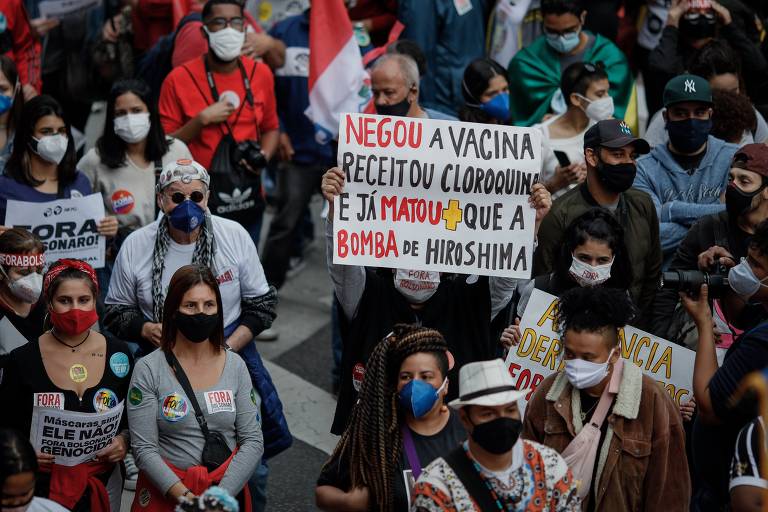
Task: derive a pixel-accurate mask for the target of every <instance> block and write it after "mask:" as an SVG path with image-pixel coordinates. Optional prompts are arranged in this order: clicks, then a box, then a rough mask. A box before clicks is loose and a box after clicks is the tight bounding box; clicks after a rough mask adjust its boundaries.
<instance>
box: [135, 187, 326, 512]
mask: <svg viewBox="0 0 768 512" xmlns="http://www.w3.org/2000/svg"><path fill="white" fill-rule="evenodd" d="M320 206H321V201H320V198H319V197H316V198H315V202H314V203H313V210H314V213H315V219H319V210H320ZM315 224H316V232H317V235H316V243H315V248H314V250H313V251H312V252H310V253H309V254H308V256H307V258H306V261H307V265H306V267H305V268H304V270H303V271H302V272H301V273H299V274H298V275H297V276H295V277H294V278H293V279H291V280H289V281H288V282H287V283H286V284H285V286H283V288H282V289H280V291H279V298H280V304H279V305H278V308H277V314H278V318H277V321H276V322H275V327H276V328H277V329H278V331H279V332H280V339H279V340H278V341H275V342H268V343H267V342H263V343H262V342H259V343H258V348H259V352H260V353H261V355H262V357H263V358H264V359H265V361H266V365H267V368H268V369H269V371H270V374H271V375H272V379H273V380H274V381H275V385H276V387H277V389H278V393H279V394H280V398H281V399H282V402H283V407H284V410H285V414H286V418H287V419H288V424H289V426H290V428H291V432H292V433H293V435H294V438H295V441H294V445H293V446H292V447H291V448H290V449H289V450H287V451H286V452H284V453H282V454H280V455H278V456H277V457H276V458H274V459H272V460H270V461H269V466H270V475H269V486H268V502H267V510H268V511H270V512H272V511H274V512H283V511H284V512H289V511H290V512H299V511H300V512H303V511H314V510H317V509H316V508H315V506H314V487H315V481H316V479H317V476H318V474H319V472H320V467H321V466H322V465H323V463H324V462H325V460H326V459H327V457H328V454H330V452H331V451H332V450H333V447H334V446H335V445H336V441H337V438H336V436H332V435H330V434H329V433H328V430H329V429H330V426H331V420H332V418H333V412H334V409H335V407H336V402H335V400H334V398H333V396H332V395H331V365H332V362H333V361H332V355H331V348H330V346H331V341H330V340H331V326H330V304H331V283H330V279H329V278H328V274H327V272H326V270H325V245H324V240H323V238H322V230H321V229H320V228H321V227H322V223H321V221H319V220H317V221H316V223H315ZM268 225H269V223H268V220H267V221H266V222H265V225H264V230H263V233H264V235H263V236H266V232H267V230H268ZM132 500H133V493H132V492H125V493H124V495H123V506H122V510H123V511H128V510H130V503H131V501H132Z"/></svg>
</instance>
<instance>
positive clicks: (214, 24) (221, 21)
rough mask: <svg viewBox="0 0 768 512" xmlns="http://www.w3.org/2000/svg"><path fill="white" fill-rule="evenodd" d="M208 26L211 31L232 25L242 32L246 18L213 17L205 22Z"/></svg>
mask: <svg viewBox="0 0 768 512" xmlns="http://www.w3.org/2000/svg"><path fill="white" fill-rule="evenodd" d="M205 26H206V27H208V30H210V31H211V32H218V31H219V30H224V29H225V28H227V27H228V26H229V27H232V28H233V29H235V30H237V31H240V32H242V31H243V27H245V19H244V18H231V19H227V18H213V19H212V20H210V21H208V22H207V23H206V24H205Z"/></svg>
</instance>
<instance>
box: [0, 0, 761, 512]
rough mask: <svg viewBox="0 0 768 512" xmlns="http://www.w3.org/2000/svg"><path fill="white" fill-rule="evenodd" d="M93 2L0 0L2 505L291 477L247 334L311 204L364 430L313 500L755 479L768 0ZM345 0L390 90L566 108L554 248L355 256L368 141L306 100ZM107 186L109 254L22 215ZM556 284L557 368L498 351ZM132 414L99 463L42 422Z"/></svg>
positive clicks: (344, 433) (543, 176) (519, 122)
mask: <svg viewBox="0 0 768 512" xmlns="http://www.w3.org/2000/svg"><path fill="white" fill-rule="evenodd" d="M72 3H73V4H76V3H77V2H72ZM80 3H81V4H82V5H78V6H75V7H72V6H69V5H68V4H67V2H54V1H53V0H24V1H23V2H22V1H21V0H0V52H1V53H2V55H0V321H3V322H4V325H5V324H7V326H8V327H7V328H3V329H2V330H0V409H1V410H2V411H3V414H2V415H0V490H1V496H0V497H1V499H2V502H1V503H0V510H3V511H5V510H19V511H24V510H27V511H32V512H34V511H60V510H71V511H76V512H81V511H95V512H107V511H116V512H117V511H119V510H120V507H121V499H122V496H123V490H124V489H128V490H132V491H134V494H133V503H132V506H131V510H134V511H142V510H150V511H171V510H227V511H236V510H245V511H251V510H253V511H263V510H268V509H270V508H269V507H268V503H267V501H266V492H267V481H268V475H269V471H270V469H269V464H268V460H269V459H270V458H272V457H276V456H279V455H280V454H281V453H282V452H284V451H285V450H287V449H288V448H289V447H290V446H291V444H292V441H293V438H292V436H291V433H290V431H289V428H288V421H287V419H286V417H285V415H284V414H283V404H282V402H281V399H280V396H279V393H278V389H277V387H276V386H275V384H274V383H273V381H272V378H271V376H270V374H269V371H268V370H267V366H266V365H265V364H264V362H263V361H262V358H261V355H260V354H259V351H258V350H257V348H256V344H255V341H256V340H260V341H273V342H277V343H280V342H281V341H280V332H279V331H278V330H276V329H275V328H274V327H273V326H272V323H273V321H274V320H275V318H276V315H277V304H278V296H279V294H280V289H281V287H282V286H283V285H284V284H285V283H286V282H287V281H288V280H290V279H294V280H296V281H297V282H299V283H301V279H302V274H301V269H302V268H303V267H304V265H305V261H304V260H305V256H306V254H307V252H308V250H309V248H310V247H311V246H312V245H313V243H314V240H315V236H316V235H315V232H316V231H317V232H318V233H319V235H318V236H317V238H318V239H320V240H323V241H324V242H325V245H326V257H327V273H328V277H329V289H330V290H331V292H332V294H333V308H332V310H331V313H330V314H331V317H330V322H331V323H332V324H333V327H334V329H333V331H334V335H333V339H330V340H328V350H329V351H332V352H333V356H334V368H329V369H328V371H329V372H330V373H331V374H332V376H333V379H334V389H335V396H336V399H337V406H336V411H335V416H334V420H333V423H332V424H330V425H316V428H317V430H319V431H320V430H330V432H331V433H333V434H335V435H337V436H340V437H339V439H338V444H337V446H336V448H335V450H334V451H333V453H332V454H331V456H330V458H329V459H328V460H327V462H326V463H325V464H324V465H323V467H322V468H318V478H317V486H316V488H315V498H316V503H315V505H316V506H317V507H318V508H320V509H322V510H326V511H361V512H364V511H367V510H377V511H385V512H388V511H401V510H412V511H416V512H422V511H430V512H431V511H445V512H449V511H450V512H453V511H456V512H458V511H490V510H502V511H504V510H506V511H531V512H535V511H579V510H580V511H595V512H614V511H640V510H642V511H649V512H650V511H659V510H665V511H667V510H668V511H680V512H682V511H689V510H690V511H694V512H708V511H713V512H715V511H721V510H733V511H735V512H746V511H756V510H761V509H762V506H763V502H764V501H765V499H766V497H765V496H764V493H765V492H766V491H768V475H765V474H763V471H762V467H763V462H764V458H765V456H766V455H765V453H766V449H767V448H768V446H767V445H766V435H765V431H766V429H765V425H764V423H763V418H762V417H760V416H759V415H758V410H757V407H756V404H755V401H754V400H753V399H752V398H753V397H750V396H747V398H746V399H743V400H741V401H738V400H736V399H735V398H734V397H735V396H736V395H737V394H739V390H740V389H741V385H742V383H743V381H744V379H745V378H746V377H747V376H748V375H750V374H751V373H752V372H754V371H757V370H762V369H764V368H766V367H768V348H766V347H768V123H766V120H765V117H766V116H768V87H766V86H768V37H767V34H766V30H765V29H764V23H768V6H766V5H764V2H760V1H756V0H722V1H721V2H717V1H715V0H595V1H586V0H584V1H582V0H519V1H518V0H515V1H511V0H314V1H310V0H292V1H287V0H272V1H266V0H245V1H244V2H243V1H242V0H207V1H205V2H203V1H201V0H152V1H150V0H95V1H92V2H80ZM321 3H323V5H320V4H321ZM59 4H61V5H59ZM64 4H67V5H64ZM331 4H333V5H334V6H336V7H338V9H340V10H337V11H334V12H342V13H344V12H345V13H346V16H347V17H348V20H340V21H344V23H340V24H339V25H340V27H341V28H343V27H351V31H352V34H353V35H354V38H353V40H354V42H355V43H356V45H357V48H354V52H353V53H354V58H355V59H356V58H357V50H359V57H360V64H361V66H364V67H365V68H366V73H367V76H368V77H369V79H370V82H369V86H370V94H371V104H370V105H369V107H370V108H371V109H372V110H373V111H375V113H377V114H379V115H381V116H389V117H410V118H417V119H423V120H438V121H441V122H448V123H455V124H458V123H462V122H464V123H475V126H476V125H478V124H479V125H483V124H484V125H492V126H493V127H494V128H499V127H503V126H505V125H506V126H515V127H522V128H525V129H526V130H528V133H533V134H536V140H539V139H540V140H541V148H540V151H539V148H536V149H537V152H538V153H540V155H541V158H540V160H539V163H540V168H538V169H537V172H538V175H539V179H538V180H537V181H536V182H535V183H533V184H531V185H530V186H529V187H528V189H527V190H525V195H527V196H528V197H527V205H526V207H527V208H529V209H530V210H531V211H529V212H528V213H529V214H530V218H531V219H535V222H534V223H533V226H531V227H530V228H529V229H530V231H531V233H530V234H531V235H532V236H533V238H534V240H535V241H534V253H533V258H532V269H531V274H530V279H518V278H512V277H500V276H476V275H466V274H459V273H451V272H445V271H442V270H438V269H410V268H388V267H387V268H384V267H376V268H374V267H365V266H355V265H347V264H340V263H339V262H338V261H335V260H334V251H335V249H336V247H335V239H334V219H336V218H337V217H336V213H338V212H335V211H334V202H337V201H338V196H339V195H341V194H343V193H344V190H345V186H346V185H347V183H346V181H347V179H348V174H347V173H346V172H345V171H346V169H344V168H343V167H340V166H337V154H336V153H337V142H336V141H333V140H327V138H323V137H318V136H317V133H316V131H317V129H318V125H317V123H316V122H315V121H314V120H313V119H312V118H311V117H310V114H309V112H310V111H311V110H312V108H313V101H315V100H314V99H313V95H312V94H311V91H310V87H311V84H310V82H311V78H310V77H311V75H312V73H311V70H310V50H312V52H316V51H317V52H320V51H328V49H327V48H320V47H319V46H318V44H319V43H318V41H319V40H320V37H319V35H318V34H317V33H313V32H312V27H313V25H312V21H311V20H312V19H313V18H312V9H325V8H328V6H329V5H331ZM342 4H343V5H342ZM341 28H340V30H341ZM348 71H349V72H350V73H351V72H352V71H351V70H346V69H341V68H339V69H338V70H337V71H336V72H338V74H339V76H338V83H339V84H343V83H345V80H346V79H347V77H346V76H343V75H344V73H345V72H348ZM335 78H337V77H334V79H335ZM340 87H341V86H340ZM336 114H340V112H337V113H336ZM98 119H103V122H104V124H103V127H101V126H99V127H98V130H97V131H98V132H99V133H98V135H97V137H96V140H93V141H89V140H88V137H86V136H85V132H86V124H88V125H89V130H88V131H89V133H90V132H93V124H94V123H96V124H98V122H97V121H96V120H98ZM425 122H433V121H425ZM505 129H508V128H505ZM539 136H540V137H539ZM91 142H92V143H91ZM93 194H98V196H96V197H98V201H97V202H98V204H99V206H103V211H104V215H103V216H99V217H98V218H96V219H90V220H89V221H90V222H91V223H92V225H93V226H92V230H93V234H94V236H95V237H98V238H99V239H103V241H104V247H105V248H104V254H103V261H100V262H99V264H98V265H91V264H90V263H89V262H88V261H87V260H89V257H90V256H89V255H88V254H85V253H81V252H79V251H78V250H77V249H75V250H73V251H71V252H70V254H69V257H64V258H59V257H55V258H54V257H51V256H50V254H47V247H48V246H47V241H46V239H45V237H42V238H41V236H42V235H41V232H40V231H39V230H35V229H30V230H27V229H24V228H23V227H21V226H19V225H18V222H16V221H14V220H12V219H14V218H15V217H14V215H13V212H14V211H15V209H18V207H19V206H18V205H19V204H22V203H23V204H33V205H34V207H35V208H37V207H38V206H37V205H38V204H39V205H41V207H43V206H44V205H45V204H47V203H50V202H52V201H75V200H78V199H81V198H88V197H90V196H92V195H93ZM317 194H319V195H320V200H321V201H323V202H324V203H325V208H323V213H322V219H320V218H315V217H316V215H315V214H316V208H314V207H313V205H312V201H313V198H314V197H315V196H316V195H317ZM67 204H69V203H67ZM72 204H74V203H72ZM268 209H269V211H270V212H271V216H270V217H269V218H270V222H269V225H268V226H266V229H263V227H264V226H263V220H264V219H265V215H264V214H265V211H267V210H268ZM322 234H324V236H322ZM260 248H261V249H260ZM89 261H90V260H89ZM94 266H95V267H98V268H94ZM662 276H665V277H664V279H667V276H678V277H679V276H683V277H684V278H685V279H694V277H691V276H699V277H695V279H699V278H700V281H701V282H702V283H704V284H701V285H700V286H699V284H698V281H697V284H696V286H693V287H689V288H683V289H682V291H679V290H677V289H674V288H673V287H669V286H664V287H662V288H660V283H661V282H662ZM685 276H687V277H685ZM683 277H680V279H683ZM695 279H694V280H695ZM540 292H546V293H548V294H551V295H554V296H556V297H557V298H558V301H557V303H556V306H555V307H554V309H553V311H552V315H551V319H552V321H553V325H554V326H556V327H555V328H556V330H557V332H558V336H559V339H560V340H561V341H560V346H559V349H558V351H557V353H556V357H557V364H558V368H557V371H555V372H554V373H553V374H552V375H550V376H548V377H546V378H544V379H543V380H542V381H541V382H538V383H536V385H535V386H534V387H533V388H529V387H526V388H524V389H520V388H518V386H517V381H516V380H515V379H514V378H513V376H512V375H511V372H510V370H509V368H508V367H507V365H506V364H505V362H504V358H505V357H506V356H507V354H508V353H509V352H510V351H514V350H516V347H517V346H518V345H519V344H520V343H521V341H522V339H523V333H522V332H521V322H522V321H523V318H524V317H525V316H526V314H527V313H526V312H530V311H531V308H532V306H531V304H532V303H533V302H535V301H534V300H533V297H534V296H536V295H537V294H538V293H540ZM542 313H543V312H542ZM629 326H632V327H635V328H638V329H642V330H644V331H647V332H648V333H652V335H654V336H656V337H658V338H661V339H663V340H668V341H669V342H671V343H672V344H675V345H678V346H679V347H682V348H684V349H685V350H687V351H690V352H691V354H693V355H692V358H691V360H692V361H693V363H692V368H690V369H689V370H690V372H692V375H693V381H692V383H691V389H692V391H691V394H690V396H689V397H688V398H686V399H685V400H684V401H682V402H679V403H678V402H676V401H675V400H674V399H673V398H672V397H671V396H670V394H669V393H667V391H666V390H665V389H664V388H663V387H662V386H660V385H659V384H658V383H657V382H656V380H654V379H653V378H651V377H650V376H648V375H646V374H644V373H643V371H642V369H641V368H640V367H638V365H636V364H633V362H632V361H631V360H630V359H627V358H626V357H627V356H626V353H624V352H625V351H624V347H623V345H622V343H623V340H624V335H623V329H624V328H627V327H629ZM553 368H554V367H553ZM115 412H117V416H115ZM113 416H114V417H115V418H119V420H115V424H114V425H112V427H111V428H113V429H114V431H113V432H112V434H111V435H110V436H109V437H108V441H107V442H106V443H105V444H104V445H103V446H99V447H98V449H94V451H93V453H91V454H90V457H85V458H81V459H78V461H77V462H74V463H73V462H72V460H71V459H72V457H71V456H70V455H71V454H70V453H69V451H68V450H65V449H52V448H51V447H47V446H40V445H37V444H35V443H36V439H37V437H36V436H37V434H35V433H36V432H37V431H38V430H40V429H43V430H44V429H49V430H48V432H49V434H51V435H53V434H56V435H58V433H59V430H58V429H59V428H61V432H62V434H61V435H62V439H65V440H70V441H72V440H74V437H72V436H73V435H74V434H72V432H75V431H74V430H64V428H65V427H67V426H70V427H72V426H73V425H76V426H77V428H81V427H82V428H85V427H83V425H85V424H87V419H88V418H95V420H94V421H103V422H107V421H110V420H109V419H108V418H112V417H113ZM41 418H45V420H44V421H43V420H42V419H41ZM51 418H58V419H51ZM43 422H45V423H46V424H47V423H49V422H51V423H55V422H59V423H56V427H55V429H56V430H52V429H54V427H53V426H50V425H48V426H43V425H42V424H41V423H43ZM101 424H102V425H103V424H105V423H101ZM67 432H69V433H67ZM99 433H100V435H103V432H101V429H99ZM80 435H83V433H82V432H81V434H80ZM94 435H95V434H94ZM81 440H82V439H81ZM65 444H66V443H64V444H62V446H64V445H65ZM280 491H281V492H290V491H291V489H281V490H280ZM307 506H308V507H309V506H310V505H309V504H307Z"/></svg>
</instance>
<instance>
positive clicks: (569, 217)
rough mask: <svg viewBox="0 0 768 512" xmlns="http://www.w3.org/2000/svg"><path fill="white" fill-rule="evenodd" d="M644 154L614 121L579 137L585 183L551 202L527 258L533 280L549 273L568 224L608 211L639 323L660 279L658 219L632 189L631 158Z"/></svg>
mask: <svg viewBox="0 0 768 512" xmlns="http://www.w3.org/2000/svg"><path fill="white" fill-rule="evenodd" d="M648 151H649V147H648V143H647V142H646V141H645V140H643V139H637V138H635V137H633V136H632V131H631V130H630V129H629V127H628V126H627V125H626V124H625V123H624V122H623V121H619V120H617V119H608V120H605V121H600V122H599V123H596V124H595V125H594V126H592V127H591V128H590V129H589V130H587V133H586V134H585V135H584V157H585V163H586V165H587V179H586V180H585V181H584V182H583V183H582V184H581V185H579V186H577V187H576V188H574V189H572V190H570V191H568V192H567V193H566V194H565V195H563V196H562V197H560V198H559V199H558V200H557V201H555V203H554V205H553V207H552V211H551V212H550V214H549V215H547V217H546V218H545V219H544V220H543V221H542V223H541V231H540V236H539V246H538V247H537V249H536V252H535V253H534V257H533V274H534V277H536V276H541V275H548V274H550V273H552V272H553V271H554V270H555V267H556V261H557V259H558V257H559V255H560V251H561V246H562V244H563V242H564V238H565V233H566V230H567V229H568V226H570V225H571V223H572V222H573V221H574V220H575V219H576V218H577V217H579V216H581V215H582V214H583V213H585V212H586V211H587V210H589V209H591V208H594V207H595V206H600V207H603V208H607V209H608V210H610V211H611V212H612V213H613V214H614V215H615V216H616V219H617V220H618V221H619V224H621V226H622V227H623V228H624V240H625V242H626V246H627V255H628V257H629V261H630V264H631V266H632V269H633V274H634V279H633V281H632V283H631V285H630V288H629V292H630V295H631V296H632V300H633V302H634V303H635V304H636V305H637V306H638V307H639V308H640V310H641V312H642V313H643V316H642V317H641V318H642V320H643V321H644V320H645V319H646V315H647V314H648V313H649V312H650V308H651V304H652V303H653V298H654V296H655V294H656V289H657V288H658V284H659V278H660V277H661V246H660V244H659V220H658V217H657V216H656V210H655V209H654V207H653V201H651V198H650V197H648V194H646V193H644V192H640V191H639V190H635V189H633V188H631V187H632V182H633V180H634V179H635V173H636V171H635V158H636V156H637V155H638V154H643V153H647V152H648Z"/></svg>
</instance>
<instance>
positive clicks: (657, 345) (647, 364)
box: [645, 342, 659, 370]
mask: <svg viewBox="0 0 768 512" xmlns="http://www.w3.org/2000/svg"><path fill="white" fill-rule="evenodd" d="M657 348H659V343H658V342H656V343H654V344H653V345H651V354H650V355H649V356H648V360H647V361H646V362H645V369H646V370H649V369H650V368H651V363H652V362H653V356H655V355H656V349H657Z"/></svg>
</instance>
